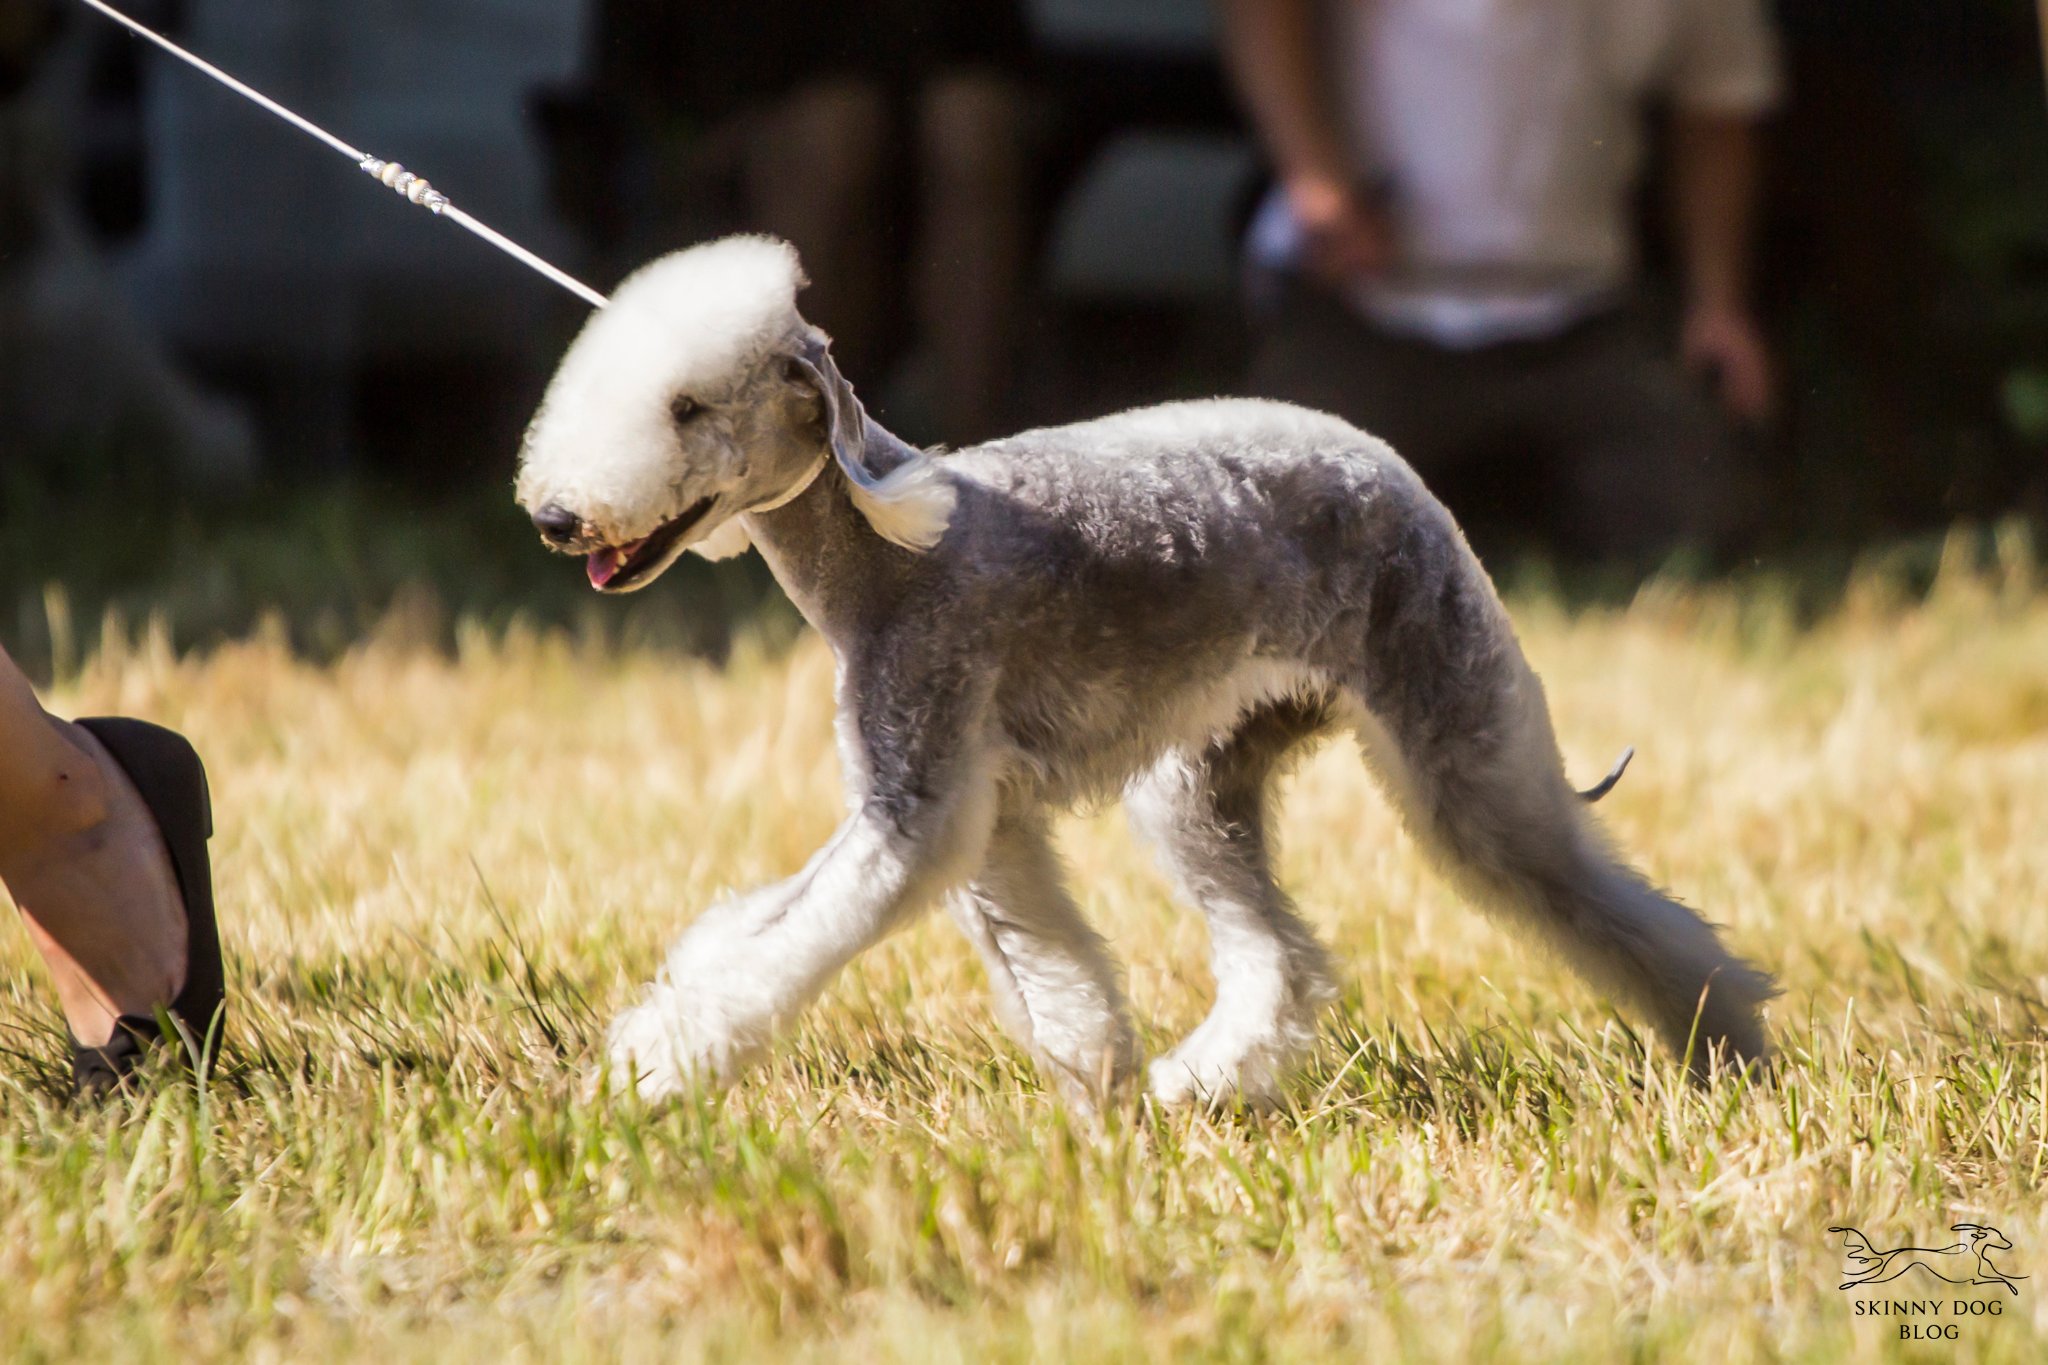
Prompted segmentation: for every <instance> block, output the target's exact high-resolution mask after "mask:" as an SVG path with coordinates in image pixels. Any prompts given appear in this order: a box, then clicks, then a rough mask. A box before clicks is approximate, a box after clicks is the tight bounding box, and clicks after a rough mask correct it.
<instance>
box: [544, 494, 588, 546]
mask: <svg viewBox="0 0 2048 1365" xmlns="http://www.w3.org/2000/svg"><path fill="white" fill-rule="evenodd" d="M533 524H534V525H535V526H537V527H539V528H540V533H541V536H542V537H543V538H544V539H546V540H547V541H549V542H550V543H551V544H555V545H567V544H568V543H569V542H570V541H572V540H574V539H576V533H577V532H578V531H580V530H582V529H583V519H582V518H581V517H579V516H577V515H576V514H575V513H574V512H571V511H570V510H569V509H568V508H566V507H562V506H559V505H557V504H555V503H552V502H551V503H549V504H548V505H547V506H545V507H543V508H541V509H540V510H539V511H538V512H535V513H534V514H533Z"/></svg>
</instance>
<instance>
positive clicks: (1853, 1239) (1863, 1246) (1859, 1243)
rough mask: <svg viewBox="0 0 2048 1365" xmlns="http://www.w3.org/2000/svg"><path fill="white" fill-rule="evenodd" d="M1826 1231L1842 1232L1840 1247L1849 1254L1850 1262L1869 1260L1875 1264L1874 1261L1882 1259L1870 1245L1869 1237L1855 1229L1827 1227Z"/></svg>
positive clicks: (1858, 1262)
mask: <svg viewBox="0 0 2048 1365" xmlns="http://www.w3.org/2000/svg"><path fill="white" fill-rule="evenodd" d="M1828 1231H1829V1232H1839V1233H1841V1234H1842V1247H1843V1250H1844V1251H1846V1252H1848V1254H1849V1262H1850V1264H1852V1265H1860V1264H1862V1263H1863V1262H1865V1261H1869V1262H1871V1263H1873V1264H1875V1263H1876V1262H1878V1261H1880V1260H1882V1259H1884V1258H1883V1257H1881V1256H1879V1255H1878V1254H1877V1252H1876V1250H1875V1249H1874V1248H1873V1247H1872V1246H1871V1245H1870V1239H1869V1238H1868V1237H1865V1236H1864V1235H1863V1234H1862V1233H1861V1232H1859V1231H1858V1230H1857V1229H1855V1228H1829V1229H1828Z"/></svg>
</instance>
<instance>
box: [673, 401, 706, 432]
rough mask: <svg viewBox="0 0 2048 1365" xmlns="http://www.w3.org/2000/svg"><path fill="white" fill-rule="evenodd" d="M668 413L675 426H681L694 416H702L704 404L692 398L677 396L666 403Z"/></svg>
mask: <svg viewBox="0 0 2048 1365" xmlns="http://www.w3.org/2000/svg"><path fill="white" fill-rule="evenodd" d="M668 415H669V416H670V417H671V418H672V419H674V421H675V424H676V425H677V426H681V425H683V424H684V423H685V422H688V421H691V420H692V419H694V418H698V417H702V416H703V415H704V405H703V404H702V403H699V402H698V401H697V400H696V399H694V398H690V397H686V396H679V397H677V399H676V400H675V401H674V402H673V403H670V404H669V405H668Z"/></svg>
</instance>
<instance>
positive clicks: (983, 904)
mask: <svg viewBox="0 0 2048 1365" xmlns="http://www.w3.org/2000/svg"><path fill="white" fill-rule="evenodd" d="M947 908H948V910H949V911H950V912H951V914H952V916H953V920H954V922H955V923H957V924H958V925H959V926H960V928H961V931H962V932H963V933H965V934H966V935H967V937H968V940H969V941H970V942H972V943H973V944H974V946H975V949H976V951H978V952H979V953H980V954H981V958H982V961H983V963H984V964H985V965H986V966H987V969H988V978H989V988H990V990H991V991H992V993H993V994H994V997H995V1007H996V1014H997V1017H998V1018H1000V1019H1001V1020H1002V1022H1003V1026H1004V1027H1005V1028H1007V1029H1008V1030H1009V1031H1010V1033H1011V1034H1012V1035H1013V1036H1014V1037H1016V1039H1017V1040H1018V1041H1019V1042H1020V1043H1022V1044H1023V1045H1024V1046H1025V1047H1026V1048H1027V1049H1029V1050H1030V1052H1031V1053H1032V1055H1033V1056H1034V1057H1036V1058H1037V1059H1038V1061H1039V1063H1040V1065H1042V1066H1044V1067H1045V1068H1046V1070H1047V1071H1048V1072H1050V1073H1051V1075H1052V1077H1053V1080H1054V1083H1055V1084H1057V1085H1058V1086H1059V1088H1060V1090H1061V1092H1062V1093H1063V1094H1065V1095H1066V1096H1067V1098H1068V1099H1069V1101H1071V1102H1072V1103H1074V1104H1076V1105H1077V1106H1079V1107H1082V1108H1085V1109H1090V1110H1092V1109H1093V1108H1094V1107H1095V1105H1096V1104H1097V1103H1098V1102H1099V1101H1100V1099H1101V1098H1102V1096H1103V1095H1104V1094H1105V1093H1106V1092H1107V1091H1108V1089H1109V1088H1110V1087H1111V1086H1113V1085H1115V1084H1116V1083H1117V1082H1118V1081H1121V1080H1122V1079H1123V1078H1124V1077H1126V1076H1128V1075H1129V1074H1130V1073H1131V1072H1133V1071H1135V1070H1136V1069H1137V1062H1138V1051H1137V1040H1136V1038H1135V1036H1134V1035H1133V1033H1132V1031H1131V1024H1130V1019H1129V1017H1128V1015H1127V1014H1126V1012H1125V1007H1124V996H1123V989H1122V987H1121V986H1120V985H1119V984H1118V982H1117V972H1116V967H1115V965H1114V964H1113V962H1112V961H1111V959H1110V955H1109V950H1108V947H1107V945H1106V944H1104V943H1103V941H1102V939H1101V937H1100V936H1099V935H1097V934H1096V932H1095V931H1094V930H1093V929H1091V928H1090V927H1089V926H1088V923H1087V921H1086V920H1084V919H1083V918H1082V916H1081V912H1080V910H1079V908H1077V907H1076V906H1075V904H1074V902H1073V901H1072V899H1071V898H1069V897H1068V895H1067V892H1066V888H1065V887H1064V886H1062V885H1061V880H1060V867H1059V858H1058V855H1057V854H1056V853H1055V852H1054V851H1053V848H1052V845H1051V843H1050V841H1049V839H1048V837H1047V832H1046V830H1045V828H1044V826H1043V825H1042V824H1040V823H1038V822H1036V821H1027V822H1020V823H1005V824H1003V825H1002V826H1000V827H999V828H998V829H997V831H996V833H995V836H994V837H993V838H992V839H991V841H990V844H989V852H988V858H987V861H986V862H984V863H983V865H982V869H981V871H980V872H979V873H978V874H977V875H976V876H975V879H974V881H973V883H972V884H971V885H970V886H968V887H966V888H964V889H962V890H960V891H957V892H955V893H954V894H953V895H952V896H951V897H949V898H948V900H947Z"/></svg>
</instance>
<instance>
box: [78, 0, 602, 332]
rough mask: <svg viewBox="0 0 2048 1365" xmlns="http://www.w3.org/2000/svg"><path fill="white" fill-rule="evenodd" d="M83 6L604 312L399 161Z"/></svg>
mask: <svg viewBox="0 0 2048 1365" xmlns="http://www.w3.org/2000/svg"><path fill="white" fill-rule="evenodd" d="M79 2H80V3H81V4H84V5H86V6H88V7H90V8H92V9H96V10H98V11H99V12H100V13H101V14H104V15H106V16H107V18H109V19H112V20H113V21H114V22H115V23H117V24H119V25H120V26H121V27H123V28H125V29H127V30H128V31H129V32H130V33H133V34H134V35H135V36H136V37H138V38H144V39H147V40H148V41H150V42H152V43H155V44H156V45H157V46H158V47H160V48H162V49H163V50H164V51H166V52H168V53H170V54H171V55H172V56H173V57H176V58H177V59H178V60H179V61H181V62H183V63H185V64H186V65H187V66H190V67H192V68H193V69H194V70H196V71H199V72H202V73H204V74H205V75H207V76H210V77H212V78H213V79H214V80H216V81H218V82H219V83H220V84H222V85H224V86H226V87H227V88H228V89H230V90H232V91H234V92H235V93H236V94H238V95H240V96H241V97H242V98H244V99H246V100H248V101H249V102H250V103H252V104H255V105H257V106H258V107H260V108H263V109H267V110H269V111H270V112H271V113H272V114H275V115H276V116H277V117H278V118H281V119H283V120H284V121H285V122H286V123H289V124H291V125H292V126H293V127H294V128H297V129H298V130H299V131H300V132H302V133H305V134H306V135H307V136H309V137H312V138H317V139H318V140H319V141H321V142H324V143H326V144H327V145H328V146H329V147H332V148H333V149H334V150H335V151H337V152H340V153H341V154H342V155H343V156H345V157H347V158H348V159H349V160H350V161H353V162H355V163H356V167H357V169H359V170H361V171H363V172H364V173H366V174H368V175H370V176H373V177H375V178H376V179H377V180H378V181H380V182H382V183H383V184H384V185H385V186H386V187H387V188H389V189H392V190H395V191H397V192H398V194H399V195H401V196H402V197H403V198H404V199H405V200H406V201H407V202H409V203H413V204H417V205H419V206H420V207H421V208H423V209H425V210H427V212H429V213H431V214H433V215H434V216H435V217H436V218H446V219H447V220H448V221H449V222H451V223H454V224H455V225H456V226H457V227H459V228H462V229H464V230H466V231H468V232H471V233H474V234H475V235H476V236H478V237H481V238H482V239H483V240H484V241H486V242H489V243H490V244H491V245H492V246H494V247H496V248H497V249H498V250H500V251H502V252H504V253H505V254H506V255H507V256H510V257H511V258H512V259H513V260H515V261H518V262H519V263H520V264H521V265H523V266H526V267H527V268H528V269H530V270H533V271H535V272H537V273H539V274H541V275H545V276H546V277H547V278H549V279H551V280H553V281H554V282H555V283H556V284H558V285H560V286H562V288H564V289H566V290H568V291H569V292H570V293H572V294H574V295H575V296H576V297H577V298H579V299H582V300H583V301H584V302H585V303H587V304H589V305H590V306H591V307H593V308H603V307H604V306H605V305H606V304H607V303H608V302H609V300H608V299H606V298H605V296H604V295H603V294H600V293H598V292H597V291H596V290H595V289H592V288H591V287H590V286H589V285H587V284H585V283H583V282H582V281H581V280H579V279H577V278H576V277H575V276H574V275H571V274H570V273H569V272H568V271H566V270H563V269H562V268H560V267H559V266H556V265H554V264H552V263H550V262H548V261H545V260H543V259H542V258H541V257H539V256H537V255H535V254H534V253H533V252H531V251H528V250H527V249H526V248H525V247H523V246H521V245H519V243H517V242H515V241H513V240H512V239H511V238H510V237H507V236H506V235H505V234H504V233H502V232H499V231H498V230H497V229H496V228H493V227H491V226H490V225H489V224H488V223H483V222H480V221H478V220H477V219H475V218H473V217H471V216H470V215H469V214H467V213H465V212H463V211H462V210H461V209H459V208H457V207H456V206H455V205H454V204H453V203H451V202H449V199H448V196H447V195H445V194H443V193H441V191H439V190H437V189H435V188H434V187H433V186H432V185H430V184H428V183H427V182H426V181H425V180H424V179H422V178H421V177H419V176H417V175H414V174H413V173H412V172H411V171H409V170H407V169H406V168H405V167H403V166H401V165H399V164H398V163H397V162H395V161H385V160H383V159H382V158H381V157H375V156H372V155H370V154H369V153H368V152H366V151H363V150H362V149H361V148H359V147H351V146H350V145H349V144H348V143H346V142H343V141H342V140H341V139H340V138H338V137H336V136H335V135H334V134H332V133H330V132H328V131H327V130H326V129H325V128H322V127H321V126H320V125H319V124H317V123H314V122H313V121H312V120H311V119H307V118H302V117H300V116H299V115H297V114H295V113H293V112H292V111H291V110H289V109H287V108H285V107H284V106H283V105H282V104H279V103H278V102H277V101H276V100H274V99H272V98H270V96H268V95H266V94H264V93H263V92H262V91H260V90H257V89H255V88H254V87H252V86H249V85H247V84H245V83H243V82H242V81H238V80H236V79H235V78H234V77H233V76H230V75H229V74H228V73H227V72H225V71H223V70H221V69H220V68H219V67H217V66H215V65H214V64H213V63H211V62H209V61H206V60H205V59H203V58H200V57H196V56H194V55H193V54H192V53H190V52H187V51H186V50H185V49H184V48H182V47H179V46H178V45H177V44H176V43H174V42H172V41H171V40H170V39H169V38H166V37H164V36H163V35H162V34H161V33H158V32H157V31H156V30H154V29H152V28H150V27H148V26H147V25H145V24H142V23H138V22H137V21H136V20H134V19H131V18H129V17H128V16H127V15H125V14H123V13H121V11H119V10H117V9H115V8H114V7H113V6H112V5H109V4H107V3H105V0H79Z"/></svg>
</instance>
